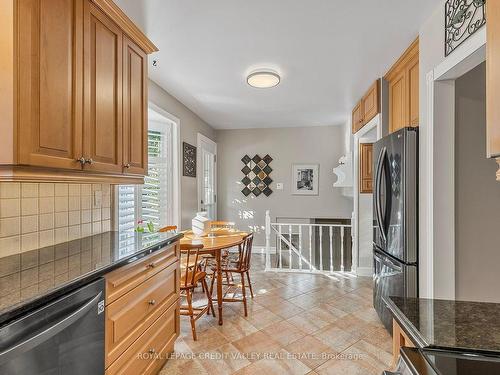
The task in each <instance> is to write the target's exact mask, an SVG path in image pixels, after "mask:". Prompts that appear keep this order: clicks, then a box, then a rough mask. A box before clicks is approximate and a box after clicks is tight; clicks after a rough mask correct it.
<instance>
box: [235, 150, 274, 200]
mask: <svg viewBox="0 0 500 375" xmlns="http://www.w3.org/2000/svg"><path fill="white" fill-rule="evenodd" d="M241 161H242V162H243V164H244V166H243V168H242V169H241V171H242V172H243V174H244V175H245V177H243V179H242V180H241V182H242V183H243V186H244V188H243V190H242V191H241V192H242V193H243V195H244V196H245V197H248V196H249V195H250V194H252V193H253V195H255V196H256V197H258V196H259V195H261V194H264V195H265V196H266V197H268V196H270V195H271V194H272V193H273V191H272V190H271V188H270V187H269V185H271V183H272V182H273V180H272V179H271V177H269V175H270V174H271V172H272V171H273V169H272V168H271V167H270V166H269V164H271V162H272V161H273V158H272V157H270V156H269V155H266V156H264V157H263V158H261V157H260V156H259V155H255V156H254V157H253V158H250V156H248V155H245V156H243V158H242V159H241Z"/></svg>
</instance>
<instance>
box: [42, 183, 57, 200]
mask: <svg viewBox="0 0 500 375" xmlns="http://www.w3.org/2000/svg"><path fill="white" fill-rule="evenodd" d="M54 190H55V187H54V184H52V183H42V184H40V186H39V187H38V191H39V195H40V197H53V196H54V194H55V193H54Z"/></svg>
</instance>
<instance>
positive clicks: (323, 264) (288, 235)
mask: <svg viewBox="0 0 500 375" xmlns="http://www.w3.org/2000/svg"><path fill="white" fill-rule="evenodd" d="M265 229H266V270H267V271H284V272H313V273H327V274H332V273H337V272H349V273H352V272H355V265H354V262H353V257H352V255H353V254H352V237H351V225H346V224H312V223H272V222H271V215H270V211H266V227H265ZM273 236H274V237H275V246H272V239H273Z"/></svg>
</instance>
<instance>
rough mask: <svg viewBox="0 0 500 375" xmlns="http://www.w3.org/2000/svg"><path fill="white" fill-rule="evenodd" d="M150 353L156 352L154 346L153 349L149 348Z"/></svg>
mask: <svg viewBox="0 0 500 375" xmlns="http://www.w3.org/2000/svg"><path fill="white" fill-rule="evenodd" d="M148 353H149V354H155V353H156V350H155V349H154V348H151V349H149V350H148Z"/></svg>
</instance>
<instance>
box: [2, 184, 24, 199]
mask: <svg viewBox="0 0 500 375" xmlns="http://www.w3.org/2000/svg"><path fill="white" fill-rule="evenodd" d="M20 197H21V184H20V183H19V182H4V183H2V184H1V186H0V198H20Z"/></svg>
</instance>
